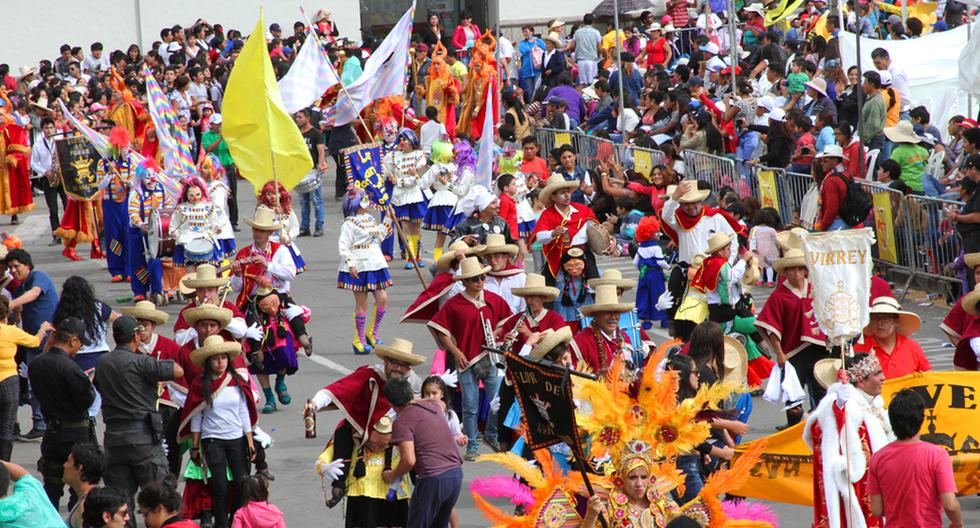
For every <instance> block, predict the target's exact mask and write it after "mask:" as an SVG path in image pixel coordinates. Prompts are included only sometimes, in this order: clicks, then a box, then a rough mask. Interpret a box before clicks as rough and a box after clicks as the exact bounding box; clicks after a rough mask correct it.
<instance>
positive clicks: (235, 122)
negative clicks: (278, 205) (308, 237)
mask: <svg viewBox="0 0 980 528" xmlns="http://www.w3.org/2000/svg"><path fill="white" fill-rule="evenodd" d="M262 18H263V17H262V14H261V13H260V14H259V21H258V22H257V23H256V24H255V29H254V30H253V31H252V35H251V36H250V37H249V39H248V40H247V41H245V46H244V47H243V48H242V52H241V53H240V54H239V55H238V60H236V61H235V66H234V68H232V70H231V76H230V77H229V78H228V87H227V88H226V89H225V98H224V101H223V102H222V103H221V107H222V118H223V121H224V125H223V130H222V135H223V136H224V139H225V141H227V142H228V149H229V150H230V151H231V155H232V157H233V158H235V165H237V166H238V170H239V172H241V173H242V176H244V177H245V179H247V180H248V181H250V182H251V183H252V185H253V186H254V187H255V190H256V192H258V191H259V190H260V189H261V188H262V186H263V185H265V183H266V182H269V181H272V180H273V178H277V179H278V180H279V182H280V183H282V184H283V185H284V186H285V187H286V189H290V190H291V189H292V188H293V187H295V186H296V184H297V183H299V181H300V180H302V179H303V177H304V176H306V175H307V174H308V173H309V172H310V169H312V168H313V160H312V158H310V151H309V150H307V148H306V141H304V140H303V134H301V133H300V131H299V127H297V126H296V123H295V122H294V121H293V118H292V116H290V115H289V112H287V111H286V108H285V105H284V104H283V102H282V95H280V93H279V85H278V84H277V83H276V76H275V74H274V73H273V71H272V60H270V59H269V50H268V47H267V46H266V43H265V38H264V34H265V29H264V28H265V24H264V23H263V20H262Z"/></svg>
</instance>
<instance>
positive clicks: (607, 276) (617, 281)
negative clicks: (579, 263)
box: [589, 269, 636, 290]
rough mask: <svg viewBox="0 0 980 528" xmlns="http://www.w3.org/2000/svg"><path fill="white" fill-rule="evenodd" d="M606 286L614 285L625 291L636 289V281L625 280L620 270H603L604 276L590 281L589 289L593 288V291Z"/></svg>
mask: <svg viewBox="0 0 980 528" xmlns="http://www.w3.org/2000/svg"><path fill="white" fill-rule="evenodd" d="M605 284H612V285H613V286H615V287H617V288H622V289H624V290H631V289H633V288H636V281H635V280H633V279H624V278H623V272H621V271H619V270H618V269H607V270H603V272H602V276H601V277H599V278H598V279H589V288H592V289H593V290H594V289H596V288H598V287H599V286H603V285H605Z"/></svg>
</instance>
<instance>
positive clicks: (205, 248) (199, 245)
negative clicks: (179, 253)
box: [184, 237, 214, 263]
mask: <svg viewBox="0 0 980 528" xmlns="http://www.w3.org/2000/svg"><path fill="white" fill-rule="evenodd" d="M213 259H214V242H213V241H211V239H208V238H204V237H200V238H195V239H194V240H191V241H190V242H188V243H186V244H184V262H187V263H200V262H210V261H211V260H213Z"/></svg>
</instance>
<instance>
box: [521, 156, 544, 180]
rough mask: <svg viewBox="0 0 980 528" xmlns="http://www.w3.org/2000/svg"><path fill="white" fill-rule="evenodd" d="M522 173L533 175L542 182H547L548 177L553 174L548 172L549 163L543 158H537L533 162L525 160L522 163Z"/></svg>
mask: <svg viewBox="0 0 980 528" xmlns="http://www.w3.org/2000/svg"><path fill="white" fill-rule="evenodd" d="M521 172H523V173H524V174H525V175H529V174H533V175H535V176H537V177H538V179H539V180H541V181H544V180H547V179H548V175H550V174H551V172H550V171H548V162H546V161H545V160H544V158H542V157H541V156H535V157H534V159H533V160H524V161H523V162H521Z"/></svg>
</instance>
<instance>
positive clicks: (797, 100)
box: [783, 58, 810, 112]
mask: <svg viewBox="0 0 980 528" xmlns="http://www.w3.org/2000/svg"><path fill="white" fill-rule="evenodd" d="M809 81H810V76H809V75H807V74H806V72H805V71H804V64H803V59H802V58H797V59H793V63H792V65H791V66H790V74H789V75H787V76H786V83H787V85H788V87H787V92H788V93H789V99H790V101H789V103H787V104H786V106H785V107H784V108H783V110H786V111H787V112H788V111H789V109H790V108H793V107H794V106H799V105H800V104H801V103H802V102H803V93H804V92H806V86H804V83H807V82H809Z"/></svg>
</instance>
